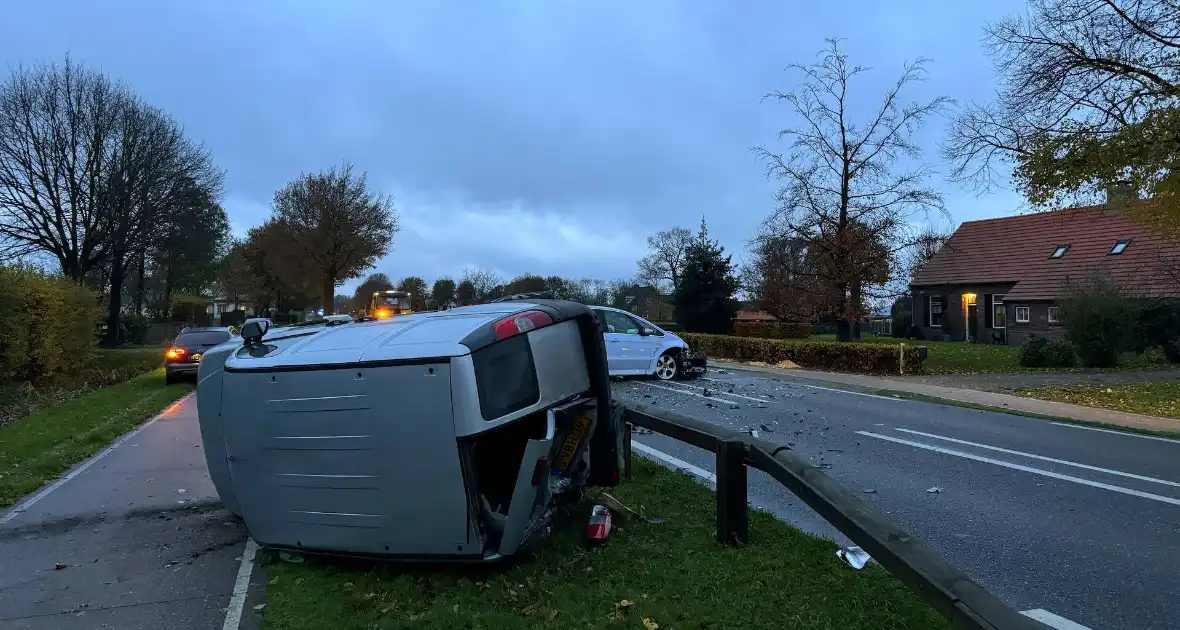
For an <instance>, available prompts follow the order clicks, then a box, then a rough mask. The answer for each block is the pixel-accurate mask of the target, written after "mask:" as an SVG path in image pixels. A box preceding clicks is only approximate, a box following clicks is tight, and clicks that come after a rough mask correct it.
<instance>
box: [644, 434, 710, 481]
mask: <svg viewBox="0 0 1180 630" xmlns="http://www.w3.org/2000/svg"><path fill="white" fill-rule="evenodd" d="M631 449H632V450H636V451H639V452H640V453H643V454H644V455H647V456H648V457H651V458H653V459H658V460H660V461H662V462H664V463H665V464H668V465H669V466H672V467H673V468H677V469H680V470H683V471H685V472H687V473H688V474H690V475H692V476H694V477H698V478H700V479H704V480H705V481H709V482H712V483H717V475H714V474H713V473H711V472H709V471H707V470H705V469H704V468H700V467H699V466H694V465H692V464H690V463H688V462H686V461H684V460H683V459H680V458H678V457H674V456H672V455H669V454H667V453H665V452H664V451H660V450H657V449H654V448H652V447H650V446H648V445H646V444H640V443H639V442H632V443H631Z"/></svg>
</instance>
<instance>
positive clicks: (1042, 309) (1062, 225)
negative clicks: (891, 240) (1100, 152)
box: [910, 206, 1180, 345]
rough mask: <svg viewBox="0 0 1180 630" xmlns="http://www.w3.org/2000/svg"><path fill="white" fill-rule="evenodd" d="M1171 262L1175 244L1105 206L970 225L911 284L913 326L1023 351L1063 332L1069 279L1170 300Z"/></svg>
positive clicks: (932, 334)
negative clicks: (1031, 340)
mask: <svg viewBox="0 0 1180 630" xmlns="http://www.w3.org/2000/svg"><path fill="white" fill-rule="evenodd" d="M1177 263H1180V243H1177V242H1175V241H1168V240H1166V239H1164V238H1163V237H1161V236H1160V235H1159V234H1156V233H1153V232H1151V231H1149V230H1147V229H1146V228H1145V227H1144V226H1142V225H1141V224H1139V223H1138V222H1137V221H1135V220H1133V219H1132V218H1131V217H1129V216H1127V214H1126V213H1125V212H1123V211H1120V210H1115V209H1112V208H1110V207H1108V206H1086V207H1078V208H1067V209H1064V210H1056V211H1052V212H1042V213H1035V214H1026V215H1020V216H1013V217H1003V218H998V219H984V220H982V221H967V222H965V223H963V224H962V225H960V226H959V229H957V230H955V233H954V234H953V235H951V238H950V240H949V241H947V243H946V245H944V246H943V248H942V249H940V250H939V251H938V253H937V254H935V255H934V257H933V258H931V259H930V262H928V263H926V265H925V266H923V267H922V268H921V269H920V270H919V271H918V273H917V274H915V276H914V278H913V280H912V281H911V282H910V295H911V297H912V299H913V311H912V312H913V320H912V322H911V323H912V325H913V326H914V327H916V328H917V329H918V330H919V331H920V332H921V335H922V337H923V338H925V339H943V340H947V341H972V342H977V343H1005V344H1008V345H1020V344H1021V343H1023V342H1024V341H1025V340H1026V339H1028V337H1029V334H1031V333H1037V334H1040V335H1043V336H1047V337H1055V336H1058V335H1060V334H1061V328H1060V323H1061V308H1060V306H1058V301H1059V300H1060V299H1061V298H1062V297H1063V296H1064V295H1065V294H1066V292H1067V287H1068V284H1069V282H1070V281H1071V279H1072V280H1073V281H1082V280H1085V279H1086V278H1088V277H1091V276H1094V275H1104V276H1106V277H1108V278H1111V279H1112V280H1114V281H1115V282H1117V283H1118V284H1119V285H1120V286H1121V287H1122V288H1123V289H1125V290H1127V291H1129V292H1131V293H1133V294H1136V295H1142V296H1145V297H1149V296H1177V295H1180V286H1178V285H1177V280H1178V278H1177V277H1176V276H1175V275H1174V271H1175V269H1176V268H1177V267H1176V265H1177Z"/></svg>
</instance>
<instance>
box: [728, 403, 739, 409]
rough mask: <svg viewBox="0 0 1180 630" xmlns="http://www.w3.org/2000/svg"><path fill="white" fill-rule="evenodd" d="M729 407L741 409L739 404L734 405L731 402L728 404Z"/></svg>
mask: <svg viewBox="0 0 1180 630" xmlns="http://www.w3.org/2000/svg"><path fill="white" fill-rule="evenodd" d="M729 408H730V409H741V406H739V405H735V404H732V403H731V404H730V405H729Z"/></svg>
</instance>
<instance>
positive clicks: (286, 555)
mask: <svg viewBox="0 0 1180 630" xmlns="http://www.w3.org/2000/svg"><path fill="white" fill-rule="evenodd" d="M279 560H282V561H283V562H290V563H291V564H303V556H301V555H299V554H297V553H291V552H290V551H280V552H279Z"/></svg>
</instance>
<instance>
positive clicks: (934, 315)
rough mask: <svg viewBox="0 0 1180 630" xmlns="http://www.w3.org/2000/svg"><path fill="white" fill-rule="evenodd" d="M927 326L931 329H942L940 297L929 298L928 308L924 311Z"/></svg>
mask: <svg viewBox="0 0 1180 630" xmlns="http://www.w3.org/2000/svg"><path fill="white" fill-rule="evenodd" d="M926 313H927V314H928V315H927V320H928V321H927V325H928V326H930V327H931V328H942V296H941V295H932V296H930V301H929V308H927V309H926Z"/></svg>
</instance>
